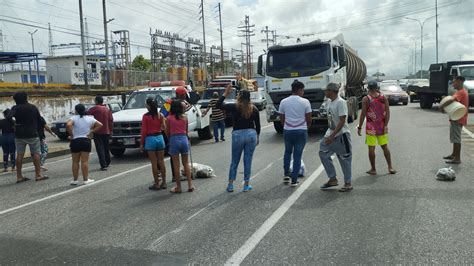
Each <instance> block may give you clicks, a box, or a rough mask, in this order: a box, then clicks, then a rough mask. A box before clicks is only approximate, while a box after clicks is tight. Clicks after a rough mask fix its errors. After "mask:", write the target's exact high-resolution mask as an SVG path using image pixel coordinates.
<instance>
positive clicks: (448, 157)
mask: <svg viewBox="0 0 474 266" xmlns="http://www.w3.org/2000/svg"><path fill="white" fill-rule="evenodd" d="M443 159H445V160H452V159H454V156H452V155H448V156H444V157H443Z"/></svg>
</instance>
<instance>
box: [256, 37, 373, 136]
mask: <svg viewBox="0 0 474 266" xmlns="http://www.w3.org/2000/svg"><path fill="white" fill-rule="evenodd" d="M257 72H258V74H260V75H262V76H264V77H265V97H266V100H267V108H266V110H267V111H266V115H267V121H268V122H273V125H274V128H275V130H276V132H278V133H282V132H283V125H282V124H281V122H280V118H279V115H278V108H279V105H280V102H281V101H282V100H283V99H284V98H286V97H288V96H290V95H291V83H293V81H294V80H298V81H300V82H303V83H304V85H305V89H304V96H303V97H304V98H306V99H308V100H309V101H310V103H311V108H312V118H313V126H315V127H327V112H326V106H327V104H328V103H329V100H328V99H326V97H325V95H324V89H325V88H326V86H327V85H328V84H329V83H330V82H335V83H339V84H340V85H341V89H340V91H339V94H340V96H341V97H342V98H344V99H345V100H346V101H347V105H348V109H349V116H348V121H349V122H352V121H354V120H356V119H357V114H358V110H359V106H360V103H361V101H362V98H363V97H364V96H365V95H366V94H367V91H366V89H365V88H364V79H365V77H366V74H367V68H366V66H365V63H364V61H362V60H361V59H360V58H359V57H358V56H357V53H356V51H355V50H353V49H351V48H350V47H349V46H348V45H347V44H346V43H345V42H344V37H343V36H342V35H341V34H340V35H338V36H336V37H335V38H332V39H330V40H328V41H321V40H315V41H312V42H309V43H297V44H293V45H276V46H272V47H270V48H269V49H268V51H267V53H266V54H264V55H260V56H259V58H258V67H257Z"/></svg>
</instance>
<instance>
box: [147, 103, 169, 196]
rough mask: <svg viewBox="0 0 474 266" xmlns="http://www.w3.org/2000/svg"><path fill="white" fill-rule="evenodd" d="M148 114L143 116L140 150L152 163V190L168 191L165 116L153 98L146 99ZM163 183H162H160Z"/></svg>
mask: <svg viewBox="0 0 474 266" xmlns="http://www.w3.org/2000/svg"><path fill="white" fill-rule="evenodd" d="M146 108H147V109H148V113H146V114H144V115H143V118H142V129H141V134H140V135H141V138H140V150H141V151H142V152H143V150H145V151H146V152H147V154H148V158H149V159H150V163H151V171H152V173H153V179H154V183H153V184H152V185H151V186H150V187H148V188H149V189H150V190H160V189H166V187H167V186H166V168H165V161H164V157H165V140H164V138H163V131H164V130H165V128H166V125H165V120H166V119H165V118H164V116H163V115H162V114H161V113H159V112H158V103H157V102H156V100H155V99H153V98H151V97H150V98H148V99H146ZM160 182H161V183H160Z"/></svg>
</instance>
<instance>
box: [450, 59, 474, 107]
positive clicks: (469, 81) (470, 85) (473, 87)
mask: <svg viewBox="0 0 474 266" xmlns="http://www.w3.org/2000/svg"><path fill="white" fill-rule="evenodd" d="M456 76H463V77H464V78H466V81H464V88H465V89H466V90H467V93H468V94H469V106H470V107H474V64H468V65H456V66H453V67H452V68H451V71H450V75H449V77H450V82H449V87H448V93H449V95H452V94H454V92H455V90H454V88H453V86H452V81H453V78H454V77H456Z"/></svg>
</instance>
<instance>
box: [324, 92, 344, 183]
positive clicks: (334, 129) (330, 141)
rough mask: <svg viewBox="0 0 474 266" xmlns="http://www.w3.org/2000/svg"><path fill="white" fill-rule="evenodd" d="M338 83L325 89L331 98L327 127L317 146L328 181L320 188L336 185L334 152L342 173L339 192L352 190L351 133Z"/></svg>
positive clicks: (327, 95)
mask: <svg viewBox="0 0 474 266" xmlns="http://www.w3.org/2000/svg"><path fill="white" fill-rule="evenodd" d="M339 88H340V85H339V84H336V83H329V84H328V85H327V87H326V90H325V95H326V97H327V98H328V99H329V100H331V102H330V103H329V105H328V107H327V112H328V123H329V128H328V130H327V131H326V134H325V135H324V138H323V139H322V140H321V143H320V146H319V158H320V159H321V162H322V164H323V166H324V169H325V170H326V174H327V175H328V178H329V181H328V182H327V183H325V184H324V185H322V186H321V189H327V188H330V187H335V186H338V182H337V176H336V169H335V168H334V164H333V161H332V158H331V157H332V155H333V154H334V153H335V154H336V155H337V158H338V159H339V163H340V164H341V168H342V172H343V173H344V186H343V187H342V188H341V189H339V191H340V192H348V191H351V190H352V182H351V181H352V144H351V133H350V130H349V126H348V125H347V122H346V121H347V116H348V109H347V103H346V101H345V100H344V99H342V98H341V97H340V96H339Z"/></svg>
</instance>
